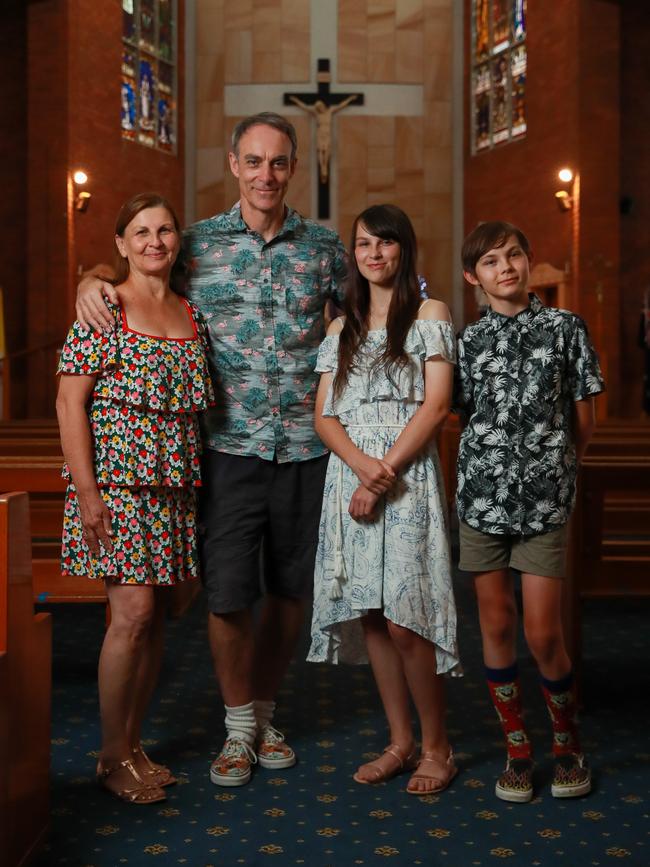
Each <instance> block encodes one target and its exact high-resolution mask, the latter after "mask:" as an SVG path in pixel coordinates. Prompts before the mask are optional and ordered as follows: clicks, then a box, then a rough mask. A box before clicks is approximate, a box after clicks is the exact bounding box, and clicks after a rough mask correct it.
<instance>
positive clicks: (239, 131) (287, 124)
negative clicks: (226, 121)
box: [232, 111, 298, 160]
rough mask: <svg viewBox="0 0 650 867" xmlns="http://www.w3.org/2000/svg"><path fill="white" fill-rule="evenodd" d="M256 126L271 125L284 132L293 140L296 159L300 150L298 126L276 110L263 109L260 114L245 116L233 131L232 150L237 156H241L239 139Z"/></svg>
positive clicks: (292, 155) (293, 151)
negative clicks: (297, 133) (297, 134)
mask: <svg viewBox="0 0 650 867" xmlns="http://www.w3.org/2000/svg"><path fill="white" fill-rule="evenodd" d="M254 126H271V127H273V129H277V130H279V132H281V133H284V135H286V137H287V138H288V139H289V141H290V142H291V159H292V160H295V158H296V151H297V150H298V137H297V136H296V128H295V127H294V125H293V124H292V123H291V121H288V120H287V119H286V117H283V116H282V115H281V114H276V113H275V112H274V111H261V112H260V113H259V114H251V115H250V117H245V118H244V119H243V120H240V121H239V123H238V124H237V126H236V127H235V128H234V130H233V131H232V150H233V153H234V154H235V156H239V141H240V139H241V137H242V136H243V135H244V133H245V132H248V130H249V129H251V127H254Z"/></svg>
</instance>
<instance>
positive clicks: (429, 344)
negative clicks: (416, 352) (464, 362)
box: [415, 319, 456, 364]
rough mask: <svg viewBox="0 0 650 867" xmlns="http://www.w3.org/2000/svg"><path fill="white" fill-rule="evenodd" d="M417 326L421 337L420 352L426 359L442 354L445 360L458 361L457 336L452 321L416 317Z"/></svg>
mask: <svg viewBox="0 0 650 867" xmlns="http://www.w3.org/2000/svg"><path fill="white" fill-rule="evenodd" d="M415 327H416V330H417V333H418V336H419V338H420V352H423V357H424V358H425V359H427V358H434V357H436V356H440V357H441V358H444V360H445V361H450V362H451V363H452V364H455V363H456V338H455V336H454V328H453V325H452V324H451V322H445V321H444V320H441V319H416V320H415Z"/></svg>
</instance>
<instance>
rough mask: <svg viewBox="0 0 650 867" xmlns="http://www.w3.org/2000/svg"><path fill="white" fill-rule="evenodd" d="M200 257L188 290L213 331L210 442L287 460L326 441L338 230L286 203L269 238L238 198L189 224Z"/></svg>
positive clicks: (340, 266) (192, 249)
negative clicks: (326, 349)
mask: <svg viewBox="0 0 650 867" xmlns="http://www.w3.org/2000/svg"><path fill="white" fill-rule="evenodd" d="M185 246H186V248H187V251H188V253H189V254H190V256H191V257H192V260H193V262H192V265H193V271H192V279H191V284H190V290H189V296H190V298H191V299H192V301H193V302H194V303H195V304H196V305H197V306H198V308H199V309H200V311H201V313H202V314H203V316H204V318H205V320H206V322H207V325H208V330H209V333H210V343H211V351H210V365H211V370H212V376H213V381H214V385H215V393H216V401H217V403H216V406H215V408H214V409H212V410H209V411H208V413H206V417H205V424H204V444H205V446H207V447H208V448H212V449H216V450H217V451H221V452H229V453H230V454H238V455H257V456H258V457H261V458H265V459H267V460H273V458H275V459H276V460H277V461H278V462H279V463H283V462H286V461H301V460H307V459H309V458H314V457H317V456H319V455H322V454H325V452H326V451H327V450H326V448H325V447H324V446H323V444H322V443H321V441H320V440H319V438H318V437H317V436H316V434H315V433H314V427H313V415H314V398H315V395H316V389H317V386H318V375H317V374H316V373H314V365H315V363H316V355H317V353H318V346H319V344H320V342H321V340H322V339H323V334H324V325H323V309H324V307H325V304H326V302H327V301H328V299H330V298H331V299H333V300H335V301H336V300H337V298H339V297H340V296H342V291H343V290H342V283H343V279H344V277H345V273H346V258H345V250H344V247H343V245H342V243H341V241H340V239H339V237H338V235H337V234H336V233H335V232H333V231H331V230H330V229H326V228H325V227H323V226H319V225H318V224H317V223H313V222H311V221H310V220H305V219H303V218H302V217H301V216H300V215H299V214H298V213H297V212H296V211H293V210H291V209H288V210H287V215H286V219H285V221H284V224H283V226H282V228H281V230H280V231H279V233H278V234H277V235H276V236H275V238H273V239H272V240H271V241H269V242H266V241H265V240H264V238H262V236H261V235H259V234H258V233H257V232H254V231H252V230H250V229H249V228H248V227H247V226H246V224H245V223H244V221H243V219H242V216H241V212H240V209H239V204H236V205H235V206H234V207H233V208H232V209H231V210H230V211H226V212H225V213H223V214H218V215H217V216H216V217H211V218H209V219H207V220H202V221H201V222H199V223H195V224H194V225H193V226H190V228H189V229H188V230H187V231H186V233H185Z"/></svg>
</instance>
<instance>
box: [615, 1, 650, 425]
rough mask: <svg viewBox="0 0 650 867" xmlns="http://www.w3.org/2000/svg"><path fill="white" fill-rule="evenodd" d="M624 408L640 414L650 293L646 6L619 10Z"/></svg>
mask: <svg viewBox="0 0 650 867" xmlns="http://www.w3.org/2000/svg"><path fill="white" fill-rule="evenodd" d="M621 22H622V26H621V155H620V166H621V168H620V172H621V232H620V241H621V246H620V251H621V252H620V255H621V309H622V316H621V320H620V324H621V346H623V347H625V352H623V353H622V355H621V406H622V408H623V411H627V412H629V414H630V415H632V416H634V415H638V414H639V408H640V406H641V382H640V379H639V371H640V370H641V369H642V367H643V363H644V359H643V352H644V351H645V352H650V350H649V349H645V350H643V348H642V347H641V345H640V339H639V337H640V333H639V332H640V313H641V309H642V305H643V301H644V296H645V294H646V292H648V293H650V251H649V248H648V226H650V158H649V157H648V150H649V148H648V143H649V142H650V100H649V99H648V87H649V85H650V59H649V54H648V46H650V15H648V8H647V3H645V2H643V0H641V2H634V3H629V2H628V3H623V4H622V6H621Z"/></svg>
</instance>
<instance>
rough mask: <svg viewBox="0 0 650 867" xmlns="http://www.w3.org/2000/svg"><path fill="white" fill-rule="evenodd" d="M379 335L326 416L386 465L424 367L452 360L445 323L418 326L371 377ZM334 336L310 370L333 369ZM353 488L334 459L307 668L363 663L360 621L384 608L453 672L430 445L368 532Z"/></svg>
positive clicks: (439, 493) (444, 534)
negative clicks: (395, 360) (392, 362)
mask: <svg viewBox="0 0 650 867" xmlns="http://www.w3.org/2000/svg"><path fill="white" fill-rule="evenodd" d="M385 340H386V331H385V329H380V330H377V331H370V332H369V333H368V337H367V340H366V342H365V343H364V345H363V347H362V350H361V352H360V353H359V357H358V360H357V364H356V366H355V368H354V369H353V370H352V371H351V372H350V375H349V377H348V382H347V385H346V386H345V388H344V390H343V392H342V393H341V394H340V395H339V396H338V397H337V398H334V397H333V395H332V389H331V388H330V391H329V393H328V395H327V398H326V401H325V405H324V407H323V415H324V416H334V417H336V418H338V419H339V421H340V422H341V424H342V425H343V426H344V427H345V428H346V431H347V433H348V436H349V437H350V439H351V440H352V441H353V442H354V444H355V445H356V446H358V447H359V448H360V449H361V450H362V451H363V452H365V453H366V454H368V455H371V456H372V457H377V458H383V457H384V455H385V454H386V452H387V451H388V450H389V448H390V447H391V446H392V445H393V443H394V442H395V440H396V439H397V437H398V436H399V434H400V432H401V431H402V430H403V428H404V427H405V425H406V424H407V423H408V421H409V420H410V419H411V418H412V416H413V415H414V414H415V412H416V411H417V409H418V408H419V406H420V404H421V403H422V401H423V400H424V362H425V361H426V360H427V359H433V358H443V359H446V360H447V361H449V362H452V363H453V362H454V361H455V339H454V333H453V329H452V326H451V324H450V323H449V322H442V321H438V320H431V319H418V320H416V321H415V322H414V323H413V325H412V326H411V328H410V330H409V332H408V335H407V338H406V343H405V349H406V352H407V354H408V356H409V364H408V366H406V367H403V368H399V367H397V366H395V367H394V368H391V370H390V371H389V372H388V373H387V372H386V370H385V369H383V368H380V367H375V368H372V361H373V359H375V358H377V357H378V355H379V354H380V353H381V352H382V351H383V347H384V345H385ZM338 342H339V338H338V335H331V336H329V337H326V338H325V340H324V341H323V343H322V344H321V347H320V350H319V353H318V360H317V363H316V370H317V372H318V373H325V372H330V371H331V372H332V373H334V372H335V371H336V368H337V361H338ZM358 486H359V480H358V478H357V476H356V475H355V474H354V473H353V472H352V470H351V469H350V468H349V467H348V466H347V464H345V463H344V462H343V461H342V460H341V459H340V458H339V457H337V455H335V454H333V453H332V454H331V455H330V459H329V464H328V468H327V477H326V480H325V491H324V496H323V509H322V513H321V520H320V528H319V537H318V552H317V554H316V567H315V575H314V612H313V618H312V627H311V647H310V650H309V655H308V657H307V659H308V660H309V661H310V662H351V663H361V662H367V660H368V657H367V654H366V649H365V644H364V640H363V633H362V628H361V623H360V620H359V618H360V617H362V616H363V615H364V614H366V613H367V612H368V611H369V610H370V609H381V610H383V613H384V615H385V616H386V617H387V618H388V619H389V620H391V621H392V622H393V623H396V624H399V625H400V626H404V627H406V628H407V629H411V630H413V632H416V633H417V634H418V635H421V636H422V637H423V638H426V639H427V640H428V641H431V642H432V643H433V644H435V646H436V663H437V672H438V673H439V674H444V673H454V674H459V673H460V661H459V657H458V648H457V643H456V606H455V602H454V594H453V589H452V582H451V564H450V555H449V536H448V527H447V514H446V512H447V505H446V501H445V494H444V488H443V482H442V476H441V472H440V462H439V459H438V452H437V449H436V445H435V443H434V442H432V443H431V444H430V446H429V447H428V448H427V449H426V450H425V451H424V452H423V453H422V454H421V455H420V456H418V457H417V458H416V459H415V460H413V462H412V463H411V464H409V465H408V467H406V468H405V469H404V470H403V471H402V473H401V474H400V477H399V480H398V483H397V485H396V487H395V488H394V489H393V490H392V491H391V492H390V493H389V494H388V495H387V496H386V497H384V498H382V499H381V500H380V501H379V503H378V506H377V509H376V513H375V514H376V517H375V520H374V521H372V522H371V523H362V522H357V521H354V520H353V519H352V518H351V517H350V514H349V512H348V506H349V504H350V499H351V497H352V494H353V493H354V491H355V490H356V489H357V487H358Z"/></svg>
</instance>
